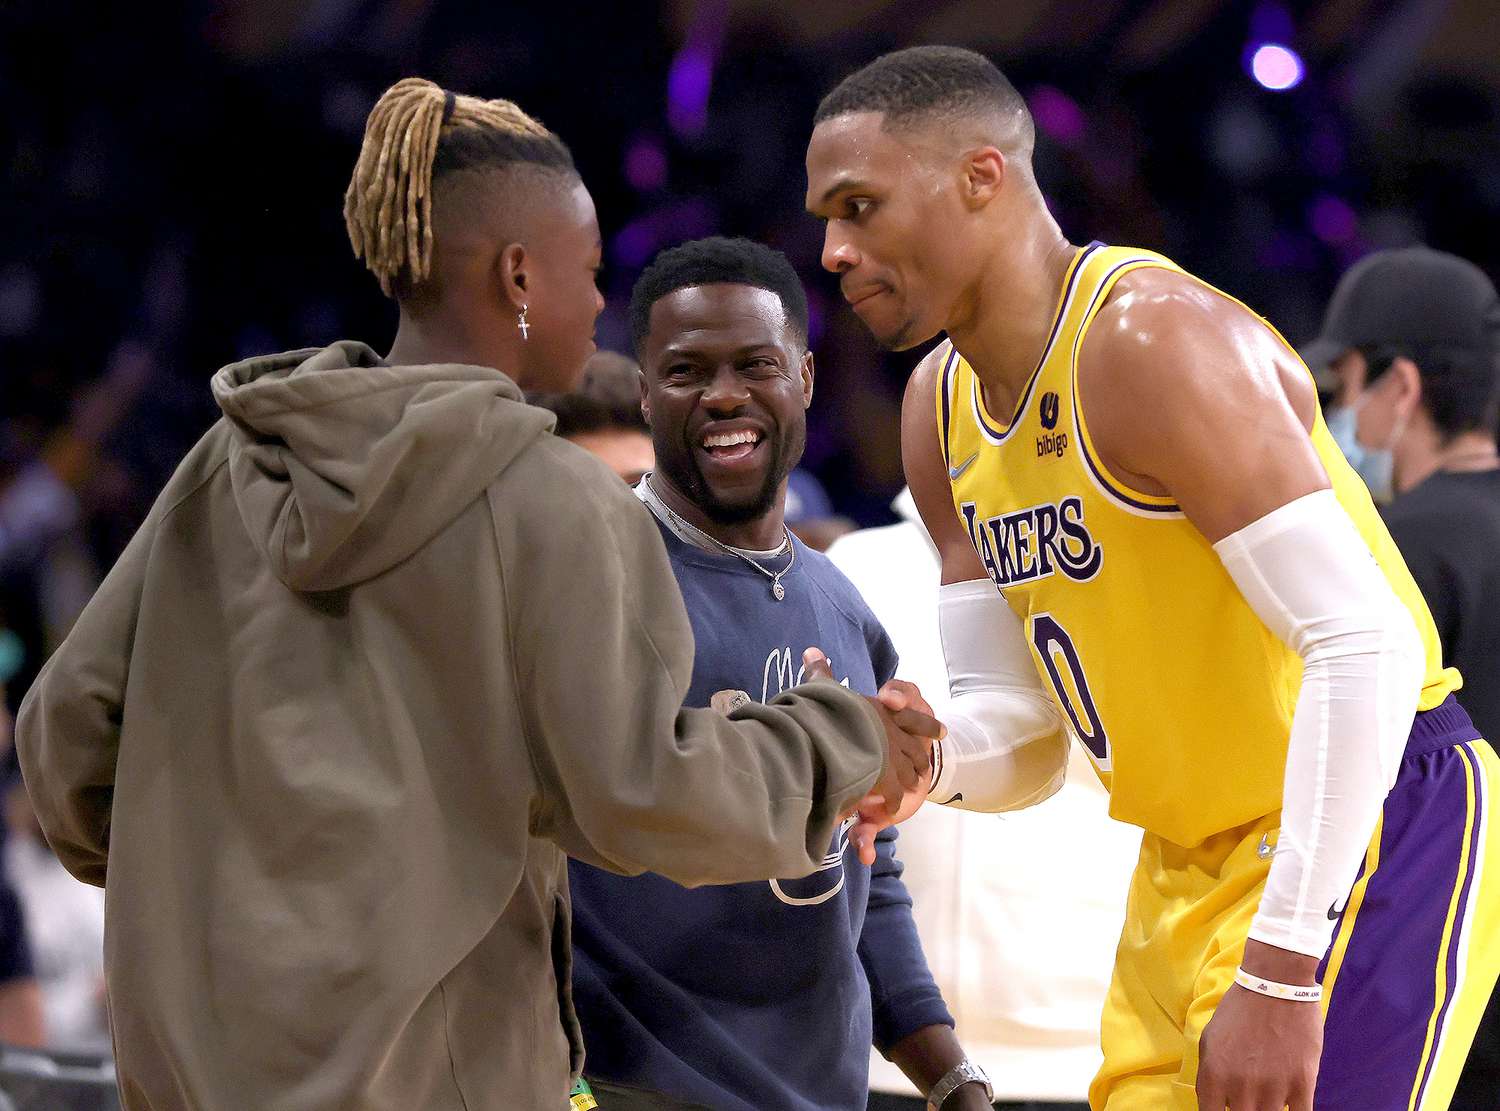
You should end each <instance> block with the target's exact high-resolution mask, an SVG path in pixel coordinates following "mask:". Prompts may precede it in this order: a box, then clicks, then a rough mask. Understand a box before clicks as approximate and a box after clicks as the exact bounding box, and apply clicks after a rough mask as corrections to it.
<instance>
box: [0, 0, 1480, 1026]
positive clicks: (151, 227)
mask: <svg viewBox="0 0 1500 1111" xmlns="http://www.w3.org/2000/svg"><path fill="white" fill-rule="evenodd" d="M916 42H948V43H953V44H957V45H964V46H971V47H974V48H976V49H980V50H983V51H986V52H987V53H988V54H990V56H991V57H993V58H994V59H995V60H996V61H997V62H998V63H999V64H1000V66H1001V67H1002V69H1004V70H1005V71H1006V72H1007V74H1008V75H1009V76H1010V77H1011V78H1012V79H1013V80H1014V82H1015V83H1016V85H1017V86H1018V88H1020V89H1021V91H1022V92H1023V93H1024V94H1025V95H1026V96H1027V97H1028V100H1029V102H1030V104H1031V107H1032V110H1033V113H1034V114H1035V117H1036V120H1037V123H1038V128H1039V146H1038V155H1037V163H1036V164H1037V173H1038V177H1039V179H1040V182H1041V184H1042V187H1043V190H1044V192H1045V194H1046V196H1047V199H1048V202H1049V204H1050V205H1051V206H1052V208H1053V210H1054V212H1055V213H1056V215H1057V217H1058V219H1059V221H1060V223H1061V224H1062V227H1063V230H1064V231H1065V232H1066V233H1067V234H1068V235H1069V236H1070V238H1072V239H1073V240H1074V241H1075V242H1086V241H1089V240H1093V239H1098V240H1103V241H1106V242H1114V243H1128V244H1134V245H1139V246H1144V247H1149V248H1152V249H1156V250H1159V251H1162V252H1163V253H1165V254H1167V255H1169V256H1171V257H1172V258H1174V259H1175V260H1177V261H1178V262H1180V263H1181V264H1182V265H1184V266H1185V267H1187V268H1188V269H1190V270H1192V271H1194V272H1196V273H1198V274H1200V275H1201V276H1203V277H1204V278H1205V279H1207V280H1208V281H1210V282H1212V283H1214V284H1216V285H1218V286H1220V287H1221V288H1223V289H1225V290H1227V291H1228V292H1230V293H1233V294H1234V295H1236V296H1238V297H1240V298H1242V299H1244V300H1245V301H1246V302H1247V303H1249V304H1250V305H1251V306H1252V307H1253V308H1255V309H1256V310H1257V311H1259V312H1261V313H1263V314H1264V315H1266V316H1267V317H1268V318H1269V319H1270V320H1271V321H1272V322H1273V323H1275V324H1276V325H1277V326H1278V327H1279V328H1280V329H1281V330H1282V331H1283V332H1284V333H1286V334H1287V336H1288V337H1289V338H1290V339H1292V340H1293V341H1294V342H1295V341H1298V340H1300V339H1302V338H1305V337H1307V336H1309V335H1311V334H1312V333H1313V332H1314V331H1315V330H1316V328H1317V325H1318V321H1319V318H1320V316H1321V313H1322V309H1323V306H1324V304H1325V302H1326V300H1327V296H1328V293H1329V291H1330V289H1331V288H1332V286H1333V283H1334V281H1335V279H1336V278H1337V277H1338V275H1339V273H1340V272H1342V271H1343V270H1344V269H1345V268H1346V267H1347V266H1348V265H1349V264H1350V263H1352V262H1353V261H1355V260H1356V259H1358V258H1359V257H1361V256H1362V255H1364V254H1366V253H1368V252H1370V251H1371V250H1374V249H1377V248H1380V247H1387V246H1396V245H1402V244H1406V243H1414V242H1425V243H1427V244H1430V245H1432V246H1434V247H1438V248H1442V249H1445V250H1450V251H1453V252H1455V253H1457V254H1461V255H1463V256H1465V257H1467V258H1469V259H1472V260H1474V261H1475V262H1477V263H1478V264H1479V265H1480V266H1481V267H1483V268H1485V269H1486V270H1487V271H1488V272H1489V273H1490V274H1491V275H1492V276H1493V275H1495V274H1496V273H1497V271H1500V144H1497V142H1496V141H1495V136H1496V134H1497V130H1496V129H1497V123H1500V31H1497V29H1496V26H1495V20H1494V9H1493V2H1492V0H1399V2H1383V0H1329V2H1326V3H1317V4H1279V3H1272V2H1259V3H1248V2H1247V3H1218V2H1214V0H1152V2H1148V0H1090V2H1088V3H1083V2H1081V0H1007V2H1005V3H996V2H993V0H920V2H913V0H842V2H841V3H838V4H785V3H777V2H774V0H732V2H731V0H696V2H695V0H679V2H669V0H661V2H656V3H652V2H645V0H640V2H636V0H631V2H623V3H603V2H599V3H582V4H572V3H568V2H566V0H551V2H548V3H536V2H532V0H508V2H506V3H503V4H488V5H478V4H464V3H459V2H456V0H306V2H294V0H161V2H159V3H152V4H147V5H118V4H117V5H105V4H99V3H96V2H79V0H9V2H7V3H6V4H4V5H0V102H3V103H4V105H5V106H6V108H7V111H5V112H4V113H0V150H3V160H0V167H3V179H0V197H3V198H4V202H5V204H4V210H5V214H4V216H3V217H0V220H3V227H4V234H3V235H0V382H3V387H4V397H5V402H4V404H3V405H0V685H3V686H6V687H7V688H8V700H9V704H10V707H11V709H14V707H15V704H16V702H17V701H18V700H19V696H20V694H21V693H23V692H24V691H25V689H26V686H27V684H28V683H29V681H30V678H31V676H32V675H33V674H34V673H35V670H36V669H37V667H38V666H39V665H40V663H41V661H42V660H43V659H44V658H45V654H46V653H47V651H48V650H49V648H50V647H51V646H52V645H54V644H55V643H56V642H57V640H58V639H59V638H60V637H61V636H62V635H63V634H64V633H65V632H66V630H67V628H68V627H69V625H70V623H71V621H72V619H73V617H74V616H75V615H76V613H77V612H78V610H79V609H80V608H81V607H82V605H83V603H84V602H85V601H87V599H88V597H89V596H90V594H91V592H92V590H93V588H94V587H95V585H96V584H97V582H98V578H99V575H100V574H101V571H102V570H106V569H107V568H108V567H109V565H110V564H111V562H112V561H113V560H114V558H115V557H116V556H117V555H118V553H119V551H120V550H121V548H122V547H123V545H124V544H125V542H126V541H127V540H128V539H129V537H130V535H131V534H132V532H133V531H134V529H135V527H136V526H137V524H138V523H139V522H140V520H141V519H142V518H143V517H144V515H145V513H146V510H147V508H148V507H149V505H150V503H151V500H152V498H153V497H154V495H155V493H156V491H157V490H158V489H159V488H160V486H161V484H162V483H163V481H164V480H165V479H166V477H167V476H168V474H169V473H170V472H171V469H172V468H173V466H174V465H175V464H176V462H177V461H178V459H179V458H180V457H181V456H182V454H183V453H184V452H185V451H186V449H187V448H188V446H189V445H190V444H191V443H192V442H193V441H194V440H195V439H196V438H197V437H198V436H200V435H201V434H202V432H203V431H204V430H205V429H206V428H207V427H208V425H209V424H210V423H211V422H212V421H213V420H214V419H215V417H216V416H217V410H216V409H215V407H214V405H213V402H212V400H211V398H210V396H209V391H208V380H209V377H210V375H211V374H212V373H213V372H214V371H215V370H216V369H217V368H218V367H220V366H222V365H223V364H225V363H228V362H230V361H232V360H235V359H239V358H243V357H246V356H249V355H253V354H258V353H263V352H271V351H278V350H284V349H288V348H294V347H299V346H319V345H322V344H325V343H327V342H330V341H332V340H334V339H338V338H358V339H362V340H365V341H367V342H369V343H371V344H372V345H373V346H375V347H376V348H377V349H380V350H384V345H385V344H387V343H388V342H389V340H390V337H391V336H392V334H393V332H394V326H395V314H394V311H393V309H392V308H391V306H390V305H389V303H387V302H385V301H384V300H383V299H382V297H381V296H380V293H379V291H378V289H377V288H376V286H375V283H374V282H373V281H372V280H370V278H369V276H368V275H367V274H366V273H365V272H364V271H363V268H362V267H361V266H360V265H359V264H358V263H356V262H355V260H354V259H353V257H352V255H351V253H350V250H349V246H348V243H347V240H346V238H345V233H344V229H343V224H342V216H341V205H342V197H343V192H344V188H345V185H346V184H347V180H348V176H349V173H350V170H351V167H352V165H353V162H354V158H355V153H356V151H357V149H358V145H359V141H360V136H361V133H362V129H363V125H364V121H365V117H366V115H367V113H368V111H369V109H370V107H371V105H372V104H373V103H374V100H375V98H376V96H377V95H378V94H379V93H380V91H381V90H382V89H384V88H385V87H386V86H387V85H388V84H390V83H391V82H392V81H394V80H396V79H397V78H398V77H400V76H403V75H409V74H418V75H422V76H426V77H430V78H432V79H433V80H435V81H437V82H439V83H441V84H443V85H445V86H447V87H450V88H453V89H457V90H461V91H464V92H469V93H474V94H479V95H483V96H504V97H507V98H510V99H513V100H515V101H517V102H518V103H520V104H521V105H522V106H523V107H524V108H525V109H526V111H528V112H530V113H531V114H533V115H535V116H537V117H538V118H540V119H541V120H542V121H544V122H545V123H546V124H547V125H548V126H549V127H551V128H552V129H553V130H555V131H556V132H557V133H558V134H559V135H561V136H562V137H563V138H564V139H565V140H566V141H567V142H568V143H569V144H570V145H571V147H572V149H573V152H574V154H575V157H576V160H577V163H578V166H579V168H580V170H581V172H582V174H583V177H584V179H585V180H586V182H587V183H588V185H589V187H590V189H591V191H592V192H593V195H594V197H595V198H596V200H597V202H598V206H599V217H600V224H601V226H602V228H603V229H604V234H605V262H606V268H605V273H604V275H603V278H602V283H601V284H602V287H603V289H604V292H605V295H606V297H607V298H608V299H609V308H608V309H607V310H606V313H605V315H604V316H603V317H602V318H601V320H600V325H599V343H600V346H601V348H612V349H615V350H619V351H624V350H626V349H627V346H628V342H627V328H626V323H625V309H626V305H627V302H628V295H629V290H630V286H631V283H632V282H633V281H634V279H635V277H636V275H637V274H638V273H639V272H640V270H641V269H642V267H643V266H644V265H645V264H646V263H647V262H648V261H649V260H650V258H651V257H652V256H653V255H654V254H655V252H656V251H657V250H659V249H660V248H662V247H665V246H669V245H672V244H674V243H677V242H680V241H682V240H684V239H688V238H693V237H697V236H702V235H707V234H713V233H725V234H735V235H746V236H750V237H753V238H755V239H758V240H761V241H764V242H767V243H770V244H772V245H773V246H775V247H777V248H779V249H781V250H782V251H784V252H785V253H786V254H787V255H788V256H789V257H790V258H791V259H792V260H793V262H794V263H795V264H796V266H797V267H798V269H799V271H800V272H801V273H802V275H803V277H804V279H805V281H806V283H807V286H808V289H809V296H810V299H811V302H812V346H813V349H814V351H815V353H816V356H817V361H818V371H819V377H818V395H817V400H816V402H815V404H814V407H813V411H812V413H811V415H810V426H809V445H808V455H807V458H806V461H805V465H806V467H807V469H808V470H809V471H810V472H811V473H812V474H813V475H815V476H816V477H817V479H819V480H820V481H821V485H822V489H823V490H824V491H826V496H827V498H828V500H829V502H830V503H831V506H830V508H829V510H828V512H831V513H836V514H838V515H841V516H845V517H848V518H850V519H851V520H853V521H855V522H858V523H860V524H865V525H871V524H882V523H885V522H887V521H890V520H892V517H891V515H890V510H889V504H890V502H891V499H892V497H893V496H894V495H895V494H896V493H897V492H898V491H899V490H900V488H901V485H902V480H901V470H900V456H899V444H898V436H897V423H898V406H899V399H900V391H901V387H902V385H903V383H904V378H905V374H906V372H907V371H908V370H909V369H910V367H911V365H912V364H913V363H914V361H915V358H916V356H917V355H918V354H920V352H913V353H909V354H905V355H887V354H886V353H884V352H882V351H880V350H879V349H878V348H876V347H875V346H874V345H873V343H872V341H871V340H870V338H869V336H868V333H867V332H866V331H865V329H864V328H863V327H862V326H861V325H860V324H859V322H858V321H857V320H856V319H855V318H854V317H853V316H852V315H851V314H850V313H849V312H848V311H847V309H846V308H845V307H844V306H843V304H842V302H841V301H840V300H839V298H838V293H837V286H836V284H835V282H834V281H833V280H832V278H831V276H829V275H827V274H825V273H823V272H822V271H821V269H820V267H819V254H820V249H821V244H822V229H821V226H820V225H819V224H818V223H817V222H816V221H815V220H813V219H811V218H810V217H808V216H807V215H806V214H805V213H804V212H803V210H802V195H803V187H804V175H803V169H802V157H803V151H804V148H805V143H806V138H807V135H808V132H809V131H810V126H811V119H812V114H813V109H814V107H815V105H816V103H817V100H818V99H819V97H820V96H821V95H822V94H823V93H824V92H825V91H826V90H827V89H828V88H829V87H830V86H831V85H832V84H833V83H834V82H835V81H836V80H837V79H838V78H839V77H841V76H842V75H843V74H844V73H846V72H848V71H850V70H851V69H853V68H855V67H856V66H858V65H860V64H862V63H864V62H866V61H868V60H870V59H871V58H873V57H874V56H876V55H877V54H879V53H881V52H882V51H885V50H888V49H892V48H895V47H899V46H904V45H910V44H912V43H916ZM809 496H815V495H811V494H810V495H809ZM817 496H820V495H817ZM0 739H3V738H0ZM6 818H7V825H8V827H9V829H10V830H11V835H10V838H9V841H10V844H9V845H8V846H7V854H8V856H10V857H11V858H12V860H11V870H12V875H13V879H16V880H20V881H23V882H22V883H21V886H22V888H23V898H25V897H26V892H27V890H28V889H29V890H31V891H33V892H46V891H48V890H51V889H50V888H49V887H48V884H53V885H54V887H57V889H58V890H61V888H60V887H59V886H58V884H57V876H56V875H55V874H54V873H53V872H52V871H50V870H49V868H48V865H47V860H46V858H45V853H44V852H43V853H36V852H34V851H33V850H36V849H38V847H39V846H38V843H37V841H36V838H35V835H34V833H33V831H32V824H31V823H30V821H29V819H28V816H27V814H26V806H25V803H24V797H23V796H22V795H21V794H19V793H18V792H16V791H15V790H12V792H11V798H10V805H9V806H8V808H7V811H6ZM53 863H55V862H53ZM69 882H71V881H69ZM68 890H69V892H70V893H69V894H67V895H66V896H64V895H60V894H54V895H53V896H50V897H46V898H44V899H43V904H44V905H43V906H42V908H41V909H40V910H38V911H36V912H33V917H36V916H38V915H40V916H43V917H45V916H47V915H49V914H51V915H52V916H53V917H54V918H56V919H58V920H59V921H58V922H55V923H53V924H52V925H51V927H49V928H48V929H45V930H42V931H40V932H41V933H43V934H45V935H46V937H47V938H48V945H50V946H51V947H52V948H53V949H56V950H58V951H57V952H43V953H39V954H38V955H37V958H36V959H37V961H38V964H39V967H40V966H42V965H48V964H49V962H52V963H53V964H56V965H57V966H59V967H61V966H63V965H66V966H67V967H68V969H69V970H70V972H69V975H70V976H72V980H71V981H70V982H68V983H67V984H66V985H65V986H64V987H61V988H59V987H56V986H53V987H51V988H49V989H48V990H49V991H51V992H52V995H53V998H52V1000H51V1002H49V1005H48V1009H47V1018H48V1020H49V1022H51V1023H52V1024H53V1026H54V1028H55V1031H56V1032H57V1034H56V1036H57V1037H59V1038H61V1039H63V1040H68V1041H71V1042H73V1043H75V1044H90V1045H92V1044H98V1043H99V1040H100V1039H101V1038H103V1037H104V1036H105V1028H104V1018H103V1009H102V1008H103V1003H102V992H101V991H100V990H99V989H100V985H101V983H102V981H99V980H97V979H94V980H91V979H90V977H89V974H88V973H87V970H86V969H85V971H84V972H83V973H81V974H80V973H79V972H78V971H77V969H78V965H79V962H78V960H76V959H74V957H75V956H76V952H82V953H83V954H84V955H85V957H86V956H87V954H88V953H89V952H90V951H91V950H90V947H91V946H93V945H94V937H95V935H96V934H97V931H98V930H99V929H100V925H99V923H100V922H101V921H102V910H100V909H99V908H98V907H97V905H96V901H95V900H94V899H93V896H94V893H88V894H87V895H86V896H84V897H83V898H84V899H86V900H88V902H86V904H85V903H80V902H78V901H76V900H75V903H71V904H66V909H64V910H56V909H55V908H57V907H59V906H63V905H64V904H61V903H59V901H58V900H61V899H64V898H66V899H72V898H73V897H74V894H73V893H72V889H71V888H69V889H68ZM100 897H101V898H102V895H101V896H100ZM48 908H54V909H52V910H49V909H48ZM37 932H38V931H37V929H36V925H35V924H33V933H34V934H35V933H37ZM95 951H96V950H95ZM49 967H50V965H49ZM80 975H81V977H82V978H81V979H80ZM64 1032H66V1033H64Z"/></svg>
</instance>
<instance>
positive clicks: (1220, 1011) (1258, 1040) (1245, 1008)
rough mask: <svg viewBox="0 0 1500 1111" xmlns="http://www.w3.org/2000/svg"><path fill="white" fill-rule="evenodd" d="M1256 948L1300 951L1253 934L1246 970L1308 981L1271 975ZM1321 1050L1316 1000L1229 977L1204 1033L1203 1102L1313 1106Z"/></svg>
mask: <svg viewBox="0 0 1500 1111" xmlns="http://www.w3.org/2000/svg"><path fill="white" fill-rule="evenodd" d="M1257 951H1260V952H1261V953H1272V954H1282V955H1283V956H1284V957H1286V958H1296V957H1298V956H1299V955H1298V954H1293V953H1285V951H1284V950H1279V949H1276V948H1275V947H1273V946H1268V945H1261V944H1260V943H1259V942H1256V941H1254V940H1251V941H1250V942H1248V943H1247V945H1246V948H1245V966H1246V969H1247V971H1250V972H1253V973H1255V974H1256V975H1259V976H1265V977H1266V978H1267V979H1276V980H1280V981H1281V982H1283V983H1303V982H1311V978H1310V977H1301V976H1289V975H1288V974H1287V972H1280V973H1279V974H1274V975H1273V973H1272V972H1271V971H1270V970H1269V969H1268V968H1267V967H1265V966H1264V964H1262V963H1256V961H1255V956H1256V954H1257ZM1312 960H1313V958H1311V957H1307V958H1303V961H1304V962H1305V961H1312ZM1315 963H1316V962H1314V965H1315ZM1322 1054H1323V1010H1322V1008H1321V1007H1319V1006H1318V1005H1317V1004H1316V1003H1304V1002H1294V1001H1292V1000H1288V999H1271V998H1269V997H1268V996H1264V995H1259V994H1257V993H1256V992H1253V991H1247V990H1246V989H1245V988H1242V987H1240V986H1239V985H1238V984H1231V985H1230V987H1229V990H1228V991H1227V992H1225V994H1224V998H1223V999H1222V1000H1220V1002H1219V1005H1218V1007H1217V1008H1216V1009H1215V1010H1214V1017H1213V1018H1212V1019H1210V1020H1209V1023H1208V1026H1207V1027H1206V1028H1205V1029H1204V1031H1203V1037H1202V1038H1201V1039H1200V1041H1199V1045H1198V1109H1199V1111H1224V1109H1225V1108H1226V1107H1227V1108H1229V1109H1230V1111H1282V1108H1290V1111H1312V1105H1313V1089H1314V1088H1315V1087H1316V1085H1317V1080H1318V1059H1319V1058H1320V1057H1321V1056H1322Z"/></svg>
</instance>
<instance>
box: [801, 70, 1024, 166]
mask: <svg viewBox="0 0 1500 1111" xmlns="http://www.w3.org/2000/svg"><path fill="white" fill-rule="evenodd" d="M855 112H880V113H883V114H884V116H885V120H884V124H883V125H884V127H885V128H887V129H894V130H899V129H902V128H906V127H911V126H919V125H923V124H929V123H941V122H945V121H949V120H954V119H959V118H984V117H990V118H994V119H999V120H1004V121H1008V122H1011V123H1012V124H1013V126H1014V127H1015V128H1016V132H1015V142H1016V146H1017V148H1018V149H1020V150H1022V151H1024V152H1025V153H1026V154H1028V155H1029V154H1030V153H1031V149H1032V146H1033V144H1034V142H1035V139H1036V128H1035V125H1034V124H1033V123H1032V120H1031V111H1030V110H1029V109H1028V108H1027V107H1026V101H1025V98H1023V97H1022V96H1021V94H1020V93H1018V92H1017V91H1016V87H1015V86H1014V85H1012V84H1011V83H1010V81H1009V79H1007V78H1006V76H1005V74H1003V73H1001V72H1000V71H999V69H997V68H996V67H995V64H994V63H993V62H991V61H990V60H989V59H988V58H986V57H985V56H984V55H983V54H977V53H975V52H974V51H972V50H964V49H961V48H960V47H956V46H913V47H909V48H908V49H906V50H897V51H895V52H894V53H892V54H885V55H882V56H881V57H879V58H876V59H875V60H874V61H873V62H871V63H870V64H869V65H867V66H865V67H864V68H863V69H859V70H855V71H854V72H853V73H851V74H850V75H849V76H848V77H846V78H844V79H843V80H842V81H840V82H839V83H838V84H837V85H836V86H834V88H833V91H832V92H830V93H829V94H828V95H827V96H825V97H824V98H823V101H822V103H821V104H819V105H818V111H817V114H816V115H815V116H814V117H813V125H814V126H817V125H818V124H820V123H822V122H823V121H824V120H831V119H833V118H834V117H836V116H845V115H849V114H851V113H855Z"/></svg>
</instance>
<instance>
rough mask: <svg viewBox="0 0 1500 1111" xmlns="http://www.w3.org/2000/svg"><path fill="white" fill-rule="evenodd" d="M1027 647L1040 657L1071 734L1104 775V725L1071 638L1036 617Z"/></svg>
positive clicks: (1052, 621)
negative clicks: (1033, 647) (1065, 673)
mask: <svg viewBox="0 0 1500 1111" xmlns="http://www.w3.org/2000/svg"><path fill="white" fill-rule="evenodd" d="M1031 643H1032V644H1033V645H1034V646H1035V648H1036V651H1037V655H1038V656H1040V657H1041V660H1042V666H1043V667H1044V668H1046V669H1047V678H1048V679H1049V680H1051V682H1052V691H1053V693H1054V694H1056V695H1057V701H1058V702H1059V703H1061V704H1062V708H1063V710H1064V711H1066V712H1067V715H1068V720H1069V721H1070V722H1072V724H1073V732H1074V733H1076V734H1077V735H1078V739H1079V740H1080V741H1082V742H1083V745H1084V747H1085V748H1087V749H1088V750H1089V754H1090V755H1091V756H1093V758H1094V762H1095V763H1096V764H1098V765H1099V767H1100V768H1101V769H1102V770H1104V771H1108V770H1109V768H1110V760H1109V737H1108V736H1107V735H1106V734H1105V732H1104V723H1103V722H1102V721H1100V720H1099V708H1098V707H1097V706H1096V705H1094V696H1093V694H1092V693H1090V691H1089V681H1088V679H1087V678H1085V677H1084V674H1083V663H1082V661H1080V660H1079V658H1078V649H1077V648H1075V647H1074V646H1073V638H1072V637H1070V636H1069V635H1068V631H1067V630H1066V629H1064V628H1063V627H1062V626H1061V625H1059V624H1058V623H1057V619H1056V618H1054V617H1053V616H1052V615H1051V614H1050V613H1038V614H1034V615H1033V616H1032V618H1031ZM1059 660H1061V662H1062V664H1063V665H1064V666H1065V667H1066V669H1067V678H1066V680H1065V679H1064V676H1063V670H1062V668H1060V667H1059V666H1058V661H1059Z"/></svg>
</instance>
